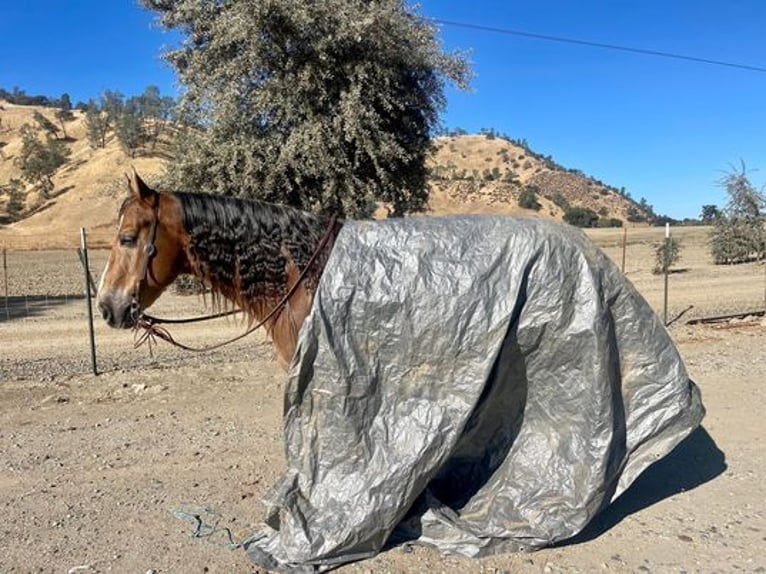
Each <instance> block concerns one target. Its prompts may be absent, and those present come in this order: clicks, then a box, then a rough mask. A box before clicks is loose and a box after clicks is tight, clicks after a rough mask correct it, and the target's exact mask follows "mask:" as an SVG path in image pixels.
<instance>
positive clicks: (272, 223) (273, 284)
mask: <svg viewBox="0 0 766 574" xmlns="http://www.w3.org/2000/svg"><path fill="white" fill-rule="evenodd" d="M128 179H129V187H130V191H131V194H130V196H129V197H128V198H127V199H126V200H125V202H124V203H123V204H122V207H121V208H120V211H119V226H118V230H117V236H116V237H115V239H114V242H113V243H112V246H111V251H110V253H109V259H108V261H107V264H106V267H105V269H104V271H103V273H102V275H101V280H100V282H99V287H98V294H97V296H96V301H97V304H98V307H99V309H100V311H101V314H102V316H103V317H104V319H105V320H106V322H107V323H108V324H109V325H110V326H112V327H116V328H125V329H127V328H134V327H136V326H137V324H138V323H139V321H140V318H141V316H142V313H143V312H144V310H145V309H146V308H148V307H149V306H150V305H151V304H152V303H153V302H154V301H156V300H157V298H158V297H159V296H160V295H161V294H162V292H163V291H164V290H165V289H166V288H167V287H168V286H169V285H170V284H171V283H173V281H174V280H175V279H176V277H178V275H180V274H182V273H189V274H192V275H194V276H196V277H197V278H199V279H200V280H202V281H203V282H204V283H205V284H206V285H207V286H208V287H209V288H210V289H211V291H212V293H213V298H214V300H216V301H219V302H220V301H221V298H223V299H225V300H227V301H228V302H230V303H231V304H232V305H234V306H235V307H238V308H239V309H241V310H242V311H244V312H245V313H246V314H247V316H248V320H249V321H250V323H251V324H253V323H254V322H256V321H258V322H261V321H263V320H265V323H264V326H265V328H266V331H267V333H268V334H269V336H270V337H271V340H272V342H273V344H274V348H275V350H276V354H277V359H278V361H279V363H280V365H281V366H282V368H283V369H286V368H287V366H288V365H289V363H290V360H291V359H292V356H293V354H294V352H295V347H296V343H297V337H298V332H299V331H300V328H301V325H302V324H303V321H304V319H305V318H306V316H307V315H308V313H309V311H310V310H311V305H312V303H313V296H314V292H315V291H316V288H317V286H318V284H319V278H320V277H321V275H322V270H323V269H324V265H325V263H326V262H327V259H328V257H329V254H330V251H331V250H332V246H333V243H334V239H335V237H336V236H337V233H338V232H339V231H340V228H341V227H342V222H341V221H336V220H335V219H334V218H326V217H323V216H318V215H313V214H310V213H306V212H304V211H300V210H298V209H294V208H290V207H285V206H280V205H274V204H270V203H266V202H263V201H256V200H252V201H248V200H243V199H238V198H233V197H227V196H221V195H206V194H200V193H180V192H179V193H165V192H163V193H160V192H157V191H155V190H153V189H151V188H150V187H149V186H148V185H146V183H144V182H143V181H142V179H141V178H140V177H139V175H138V173H136V172H135V171H134V172H133V173H132V175H130V176H128Z"/></svg>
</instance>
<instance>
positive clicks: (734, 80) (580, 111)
mask: <svg viewBox="0 0 766 574" xmlns="http://www.w3.org/2000/svg"><path fill="white" fill-rule="evenodd" d="M420 12H421V14H423V15H425V16H428V17H432V18H438V19H442V20H450V21H457V22H464V23H468V24H476V25H481V26H489V27H496V28H506V29H512V30H520V31H524V32H530V33H537V34H544V35H550V36H561V37H566V38H573V39H579V40H587V41H591V42H598V43H605V44H616V45H621V46H627V47H635V48H641V49H648V50H656V51H662V52H671V53H677V54H681V55H688V56H693V57H698V58H706V59H712V60H723V61H729V62H733V63H739V64H745V65H751V66H756V67H761V68H766V34H764V33H763V29H764V27H765V26H766V2H764V1H763V0H726V1H724V0H718V1H712V0H693V1H692V0H672V1H668V0H643V1H641V0H632V1H628V0H601V1H596V0H578V1H577V2H572V1H571V0H535V1H534V2H508V1H507V0H504V1H503V0H494V1H490V0H474V1H472V2H447V1H444V0H442V1H437V0H423V1H422V2H421V9H420ZM153 19H154V17H153V14H151V13H149V12H146V11H145V10H143V9H142V8H141V7H140V6H138V4H137V3H135V2H134V1H133V0H108V1H103V0H79V1H63V0H45V1H43V0H29V1H27V2H3V3H2V4H1V5H0V86H2V87H4V88H6V89H11V88H12V87H14V86H18V87H20V88H22V89H24V90H25V91H26V92H27V93H30V94H45V95H51V96H57V95H60V94H61V93H62V92H68V93H69V94H70V96H71V97H72V100H73V101H77V100H80V99H81V100H87V99H88V98H89V97H97V96H98V94H99V93H101V92H102V91H103V90H105V89H113V90H119V91H121V92H122V93H124V94H126V95H134V94H138V93H140V92H142V91H143V89H144V88H145V87H146V86H147V85H149V84H155V85H158V86H159V87H160V89H161V91H162V93H163V94H171V95H175V94H176V93H177V85H176V83H175V79H174V75H173V72H172V70H171V69H170V68H169V67H168V66H167V65H166V64H164V63H163V62H162V60H161V58H160V54H161V52H162V49H163V47H166V46H171V45H173V43H174V42H176V41H177V38H176V36H174V35H173V34H168V33H166V32H163V31H162V30H161V29H160V28H159V27H157V26H155V25H153V24H152V22H153ZM441 30H442V39H443V42H444V45H445V47H447V48H448V49H453V48H459V49H464V50H470V51H471V54H470V59H471V62H472V64H473V69H474V72H475V78H474V80H473V82H472V88H471V90H470V91H468V92H460V91H457V90H454V89H449V90H448V92H447V96H448V107H447V110H446V111H445V114H444V116H443V119H444V124H445V126H446V127H451V128H455V127H462V128H464V129H466V130H468V131H478V130H479V129H480V128H483V127H486V128H490V127H491V128H495V129H496V130H498V131H500V132H503V133H506V134H508V135H509V136H511V137H514V138H525V139H526V140H527V141H528V142H529V143H530V145H531V146H532V147H533V149H535V150H536V151H538V152H540V153H543V154H550V155H552V156H553V158H554V159H555V160H556V161H558V162H559V163H561V164H563V165H565V166H567V167H572V168H578V169H581V170H583V171H584V172H586V173H588V174H590V175H593V176H595V177H597V178H599V179H601V180H603V181H605V182H607V183H609V184H611V185H615V186H617V187H623V186H624V187H625V188H626V189H627V190H628V191H629V192H630V193H631V195H632V196H633V197H634V198H635V199H639V198H641V197H645V198H646V199H647V200H648V201H649V203H651V204H652V205H654V207H655V210H656V211H657V212H659V213H665V214H668V215H671V216H673V217H677V218H682V217H694V216H697V215H698V214H699V212H700V207H701V206H702V205H703V204H707V203H715V204H718V205H723V204H724V203H725V193H724V191H723V190H722V189H721V188H720V187H719V186H718V185H717V184H716V181H717V180H718V179H719V178H720V177H721V176H722V173H723V171H724V170H727V169H728V168H730V166H732V165H738V164H739V162H740V160H744V161H745V162H746V164H747V166H748V168H750V169H753V171H752V173H751V174H750V175H751V180H752V181H753V182H754V183H755V184H756V185H757V186H760V185H762V184H763V182H764V181H766V172H765V171H764V170H766V103H765V102H766V73H763V72H757V71H748V70H742V69H735V68H727V67H721V66H713V65H709V64H702V63H694V62H688V61H681V60H673V59H664V58H659V57H650V56H646V55H640V54H633V53H626V52H619V51H612V50H605V49H599V48H594V47H587V46H580V45H572V44H565V43H558V42H550V41H542V40H536V39H530V38H524V37H519V36H514V35H507V34H496V33H490V32H486V31H477V30H471V29H466V28H461V27H456V26H451V25H443V26H442V27H441Z"/></svg>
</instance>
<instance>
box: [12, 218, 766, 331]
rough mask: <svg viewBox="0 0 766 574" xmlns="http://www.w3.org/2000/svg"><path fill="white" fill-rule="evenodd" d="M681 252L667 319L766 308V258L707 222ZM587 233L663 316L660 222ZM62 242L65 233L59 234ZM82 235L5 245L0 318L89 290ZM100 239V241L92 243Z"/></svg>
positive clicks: (99, 249)
mask: <svg viewBox="0 0 766 574" xmlns="http://www.w3.org/2000/svg"><path fill="white" fill-rule="evenodd" d="M673 233H674V236H675V237H676V238H677V239H679V241H680V244H681V259H680V261H679V262H678V263H677V264H676V265H675V266H674V267H673V268H672V269H671V272H670V275H669V280H668V285H669V289H668V318H669V320H671V319H677V318H678V317H679V316H680V317H681V318H682V319H683V320H688V319H693V318H700V317H711V316H723V315H731V314H743V313H750V312H753V313H756V312H758V313H762V312H764V310H766V265H764V262H763V261H755V262H751V263H747V264H741V265H726V266H722V265H713V263H712V260H711V257H710V254H709V250H708V247H707V236H708V234H709V229H707V228H678V229H675V230H673ZM588 235H589V236H590V237H591V239H593V241H594V242H595V243H596V244H597V245H599V246H600V247H601V249H602V250H603V251H604V252H605V253H606V254H607V255H608V256H609V257H610V258H611V259H612V261H613V262H614V263H615V264H616V265H617V266H618V267H620V268H621V269H623V272H624V273H625V275H626V276H627V277H628V279H630V281H631V282H632V283H633V285H634V286H635V287H636V288H637V289H638V291H639V292H640V293H641V294H642V295H643V296H644V298H645V299H646V300H647V301H648V302H649V304H650V305H651V306H652V308H653V309H654V310H655V311H656V312H657V313H658V314H660V316H662V312H663V305H664V280H663V276H662V275H661V274H655V273H654V272H653V270H654V267H655V264H656V258H655V252H656V248H657V246H658V245H659V244H660V243H661V242H662V241H663V235H664V230H663V229H659V228H642V229H630V230H628V232H627V234H626V233H625V232H624V231H622V230H619V229H616V230H606V229H604V230H601V229H599V230H593V231H589V232H588ZM112 237H113V232H111V233H109V234H107V233H99V232H89V234H88V243H89V246H90V249H89V258H90V269H91V272H92V275H93V277H95V279H96V281H98V277H99V275H100V273H101V270H102V269H103V268H104V266H105V264H106V260H107V257H108V251H107V249H105V248H104V247H105V246H106V245H107V244H108V242H109V241H110V240H111V239H112ZM26 239H29V240H34V241H29V242H28V243H27V244H32V243H34V244H35V245H45V243H46V241H47V240H49V239H55V238H49V237H47V236H43V235H40V236H37V237H31V236H30V237H27V238H26ZM58 240H59V242H60V240H61V238H58ZM78 241H79V238H78V237H73V238H72V241H71V247H68V248H65V249H36V250H28V249H20V248H18V247H16V248H13V247H7V246H5V247H4V246H2V244H0V249H2V258H3V259H2V270H0V272H2V277H1V278H0V289H2V291H0V296H2V299H1V300H0V321H2V320H14V319H23V318H28V317H35V316H39V315H41V314H44V313H46V312H48V311H50V310H52V309H55V308H56V307H58V306H60V305H62V304H66V303H67V302H69V301H70V300H71V299H82V298H84V297H85V286H84V282H83V268H82V264H81V261H80V257H79V256H78V251H77V245H78ZM94 244H95V246H96V247H95V248H94V247H93V246H94Z"/></svg>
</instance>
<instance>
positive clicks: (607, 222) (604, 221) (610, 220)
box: [598, 217, 622, 227]
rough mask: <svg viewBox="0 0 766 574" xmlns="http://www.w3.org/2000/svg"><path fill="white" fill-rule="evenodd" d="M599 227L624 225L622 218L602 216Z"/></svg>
mask: <svg viewBox="0 0 766 574" xmlns="http://www.w3.org/2000/svg"><path fill="white" fill-rule="evenodd" d="M598 227H622V219H617V218H616V217H601V218H599V220H598Z"/></svg>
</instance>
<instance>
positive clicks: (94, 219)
mask: <svg viewBox="0 0 766 574" xmlns="http://www.w3.org/2000/svg"><path fill="white" fill-rule="evenodd" d="M35 111H38V112H40V113H42V114H43V115H45V116H46V117H47V118H48V119H49V120H51V121H52V122H54V123H56V124H57V125H58V122H57V121H56V119H55V117H54V115H53V112H54V110H53V109H51V108H43V107H36V106H17V105H14V104H9V103H7V102H0V120H2V121H1V122H0V143H2V144H4V145H2V147H0V152H2V153H1V154H0V185H4V184H7V183H8V182H9V181H10V180H11V179H12V178H20V177H21V171H20V169H19V167H18V166H17V165H16V162H14V159H15V158H16V157H17V156H18V154H19V152H20V151H21V145H22V142H21V133H20V132H21V127H22V126H23V125H24V124H33V123H34V122H33V119H32V115H33V113H34V112H35ZM74 114H75V119H74V120H73V121H71V122H67V123H66V126H65V127H66V133H67V136H68V138H67V146H68V147H69V149H70V151H71V155H70V157H69V161H68V162H67V163H66V164H65V165H64V166H62V167H61V168H59V170H58V171H57V172H56V174H55V175H54V176H53V182H54V185H55V187H54V190H53V192H52V193H51V194H50V198H49V199H45V198H43V197H41V195H40V194H39V193H38V192H36V191H35V189H34V186H32V185H29V186H27V188H26V197H25V217H24V218H23V219H22V220H20V221H18V222H15V223H11V224H9V225H0V245H8V246H9V247H11V248H24V247H29V248H43V247H64V246H71V245H74V244H77V243H78V242H79V229H80V227H86V228H87V229H88V230H89V232H91V233H92V234H93V236H94V239H100V238H102V237H103V238H105V237H106V236H107V234H109V235H111V234H112V233H113V227H114V222H115V219H116V214H117V209H118V207H119V202H120V201H121V199H122V198H123V197H124V194H125V186H124V183H123V182H124V181H125V175H124V174H125V173H127V172H128V171H129V170H130V168H131V166H135V167H136V169H137V170H139V171H140V172H141V173H142V174H148V175H151V174H156V173H159V172H161V171H162V169H163V164H164V160H163V159H161V158H160V157H158V156H153V157H152V156H148V157H147V156H138V157H135V158H130V157H128V156H127V155H126V154H125V152H123V151H122V149H121V148H120V146H119V144H118V143H117V141H116V140H115V138H114V136H110V139H109V141H108V143H107V145H106V147H105V148H103V149H96V150H94V149H92V148H91V147H90V145H89V144H88V139H87V136H86V128H85V118H84V115H83V114H82V113H81V112H79V111H74ZM6 201H7V197H5V196H0V216H5V215H7V214H6V210H5V204H6Z"/></svg>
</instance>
